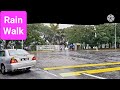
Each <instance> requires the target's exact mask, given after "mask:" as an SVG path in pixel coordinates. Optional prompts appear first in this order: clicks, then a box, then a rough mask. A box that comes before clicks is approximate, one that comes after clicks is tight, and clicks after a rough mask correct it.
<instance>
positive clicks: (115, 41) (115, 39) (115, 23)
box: [115, 23, 116, 50]
mask: <svg viewBox="0 0 120 90" xmlns="http://www.w3.org/2000/svg"><path fill="white" fill-rule="evenodd" d="M115 50H116V23H115Z"/></svg>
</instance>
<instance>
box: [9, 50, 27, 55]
mask: <svg viewBox="0 0 120 90" xmlns="http://www.w3.org/2000/svg"><path fill="white" fill-rule="evenodd" d="M8 52H9V55H10V56H12V55H26V54H29V53H28V52H27V51H25V50H22V49H16V50H8Z"/></svg>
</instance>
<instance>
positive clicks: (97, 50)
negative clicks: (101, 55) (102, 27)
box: [93, 25, 98, 51]
mask: <svg viewBox="0 0 120 90" xmlns="http://www.w3.org/2000/svg"><path fill="white" fill-rule="evenodd" d="M93 27H94V30H95V38H96V37H97V34H96V27H95V25H93ZM96 51H98V47H97V46H96Z"/></svg>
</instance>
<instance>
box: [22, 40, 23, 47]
mask: <svg viewBox="0 0 120 90" xmlns="http://www.w3.org/2000/svg"><path fill="white" fill-rule="evenodd" d="M22 49H23V40H22Z"/></svg>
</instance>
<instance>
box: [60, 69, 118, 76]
mask: <svg viewBox="0 0 120 90" xmlns="http://www.w3.org/2000/svg"><path fill="white" fill-rule="evenodd" d="M118 70H120V67H114V68H105V69H95V70H85V71H77V72H68V73H61V74H60V75H61V76H62V77H68V76H78V75H81V74H82V73H87V74H97V73H104V72H112V71H118Z"/></svg>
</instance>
